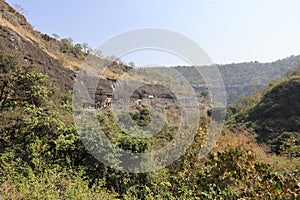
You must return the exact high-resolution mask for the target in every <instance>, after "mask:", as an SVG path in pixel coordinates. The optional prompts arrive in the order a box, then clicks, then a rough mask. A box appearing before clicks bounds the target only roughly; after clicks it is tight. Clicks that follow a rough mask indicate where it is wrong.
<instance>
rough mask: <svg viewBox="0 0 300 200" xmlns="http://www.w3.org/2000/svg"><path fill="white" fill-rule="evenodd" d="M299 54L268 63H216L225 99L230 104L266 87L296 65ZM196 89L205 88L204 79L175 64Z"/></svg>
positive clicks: (299, 57)
mask: <svg viewBox="0 0 300 200" xmlns="http://www.w3.org/2000/svg"><path fill="white" fill-rule="evenodd" d="M299 60H300V56H290V57H288V58H284V59H281V60H277V61H274V62H270V63H260V62H244V63H232V64H226V65H217V67H218V68H219V71H220V73H221V75H222V78H223V81H224V85H225V88H226V92H227V101H228V103H229V104H232V103H233V102H234V101H236V100H238V99H239V98H241V97H243V96H249V95H251V94H252V93H253V92H255V91H256V90H259V89H263V88H266V87H267V86H268V84H269V82H271V81H272V80H275V79H278V78H280V77H282V76H283V75H284V74H285V73H286V72H287V71H288V70H290V69H294V68H296V67H297V66H298V61H299ZM175 69H177V70H179V71H180V72H181V73H182V74H183V75H184V76H185V77H186V78H187V80H189V81H190V82H191V83H192V85H193V86H194V88H195V89H196V90H198V91H203V90H206V88H205V86H204V85H205V83H204V81H203V80H202V79H201V78H200V79H199V77H201V76H200V75H199V73H197V72H196V71H195V69H193V68H190V67H186V66H177V67H175Z"/></svg>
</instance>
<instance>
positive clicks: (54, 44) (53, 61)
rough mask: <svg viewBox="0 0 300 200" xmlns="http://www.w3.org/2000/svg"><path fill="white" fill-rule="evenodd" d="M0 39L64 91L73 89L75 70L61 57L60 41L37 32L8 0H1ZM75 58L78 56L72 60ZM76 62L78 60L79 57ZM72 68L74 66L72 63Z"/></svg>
mask: <svg viewBox="0 0 300 200" xmlns="http://www.w3.org/2000/svg"><path fill="white" fill-rule="evenodd" d="M0 40H1V43H2V44H1V45H2V46H7V47H8V48H9V49H14V50H15V51H16V52H18V53H19V54H21V55H22V56H23V59H24V61H25V62H26V63H28V64H29V65H30V66H31V67H33V68H37V69H39V70H40V71H41V72H42V73H44V74H46V75H48V76H49V77H50V79H51V80H52V81H53V82H54V84H55V85H56V86H59V87H60V88H61V89H62V90H63V91H66V90H70V89H71V88H72V85H73V79H74V73H73V72H72V71H71V70H70V69H68V68H71V67H70V66H69V65H68V64H70V62H69V63H65V64H64V63H63V62H62V61H63V60H68V59H67V57H66V58H65V59H60V58H59V56H61V57H63V55H62V54H61V53H60V52H59V50H60V48H61V43H60V42H59V41H57V40H56V39H54V38H51V37H49V36H48V35H45V34H42V33H40V32H38V31H35V30H34V29H33V28H32V26H31V25H30V24H29V23H28V22H27V21H26V19H25V18H24V16H22V15H21V14H19V13H18V12H16V11H15V10H14V9H13V8H12V7H10V6H9V5H8V4H7V3H6V2H5V1H3V0H0ZM71 60H75V59H71ZM76 62H77V65H78V63H79V60H76ZM72 67H73V68H74V67H75V66H72Z"/></svg>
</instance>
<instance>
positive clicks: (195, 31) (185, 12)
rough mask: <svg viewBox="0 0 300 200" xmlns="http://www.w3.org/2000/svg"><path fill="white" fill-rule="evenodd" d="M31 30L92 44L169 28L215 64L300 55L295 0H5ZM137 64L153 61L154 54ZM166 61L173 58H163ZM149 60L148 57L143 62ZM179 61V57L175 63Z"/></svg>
mask: <svg viewBox="0 0 300 200" xmlns="http://www.w3.org/2000/svg"><path fill="white" fill-rule="evenodd" d="M7 2H8V3H10V4H11V5H13V4H20V5H22V7H24V8H25V10H26V11H27V18H28V20H29V21H30V23H31V24H33V25H34V27H35V28H36V29H37V30H40V31H42V32H45V33H48V34H52V33H56V34H58V35H60V36H61V37H62V38H64V37H72V38H73V39H74V41H76V42H80V43H81V42H87V43H88V44H89V45H90V46H92V47H95V46H96V45H98V44H100V43H102V42H103V41H105V40H106V39H108V38H110V37H112V36H114V35H117V34H119V33H122V32H124V31H129V30H132V29H137V28H144V27H153V28H162V29H169V30H173V31H176V32H178V33H181V34H183V35H186V36H187V37H189V38H191V39H192V40H194V41H196V42H197V43H198V44H199V45H200V46H201V47H202V48H203V49H204V50H205V51H206V52H207V54H208V55H209V56H210V57H211V59H212V60H213V62H215V63H232V62H243V61H256V60H257V61H262V62H267V61H273V60H277V59H280V58H284V57H286V56H290V55H298V54H300V23H299V22H300V1H299V0H285V1H283V0H244V1H241V0H189V1H183V0H164V1H162V0H151V1H150V0H126V1H124V0H123V1H122V0H119V1H117V0H105V1H104V0H86V1H83V0H51V1H41V0H30V1H25V0H7ZM146 54H147V53H145V52H144V53H140V55H139V56H138V57H139V58H138V59H137V58H136V57H134V56H132V55H131V57H130V56H129V57H130V59H137V60H138V61H137V63H138V64H146V63H145V62H143V60H145V59H146V58H147V59H148V64H158V63H157V62H160V60H159V59H158V60H157V61H156V60H155V58H158V57H165V56H164V55H160V56H158V55H156V54H155V53H154V54H153V52H152V53H149V55H146ZM152 59H153V60H152ZM169 59H170V63H171V64H175V63H176V62H177V61H176V59H175V58H171V57H170V58H169ZM149 60H151V61H149ZM178 62H179V61H178ZM179 63H180V62H179Z"/></svg>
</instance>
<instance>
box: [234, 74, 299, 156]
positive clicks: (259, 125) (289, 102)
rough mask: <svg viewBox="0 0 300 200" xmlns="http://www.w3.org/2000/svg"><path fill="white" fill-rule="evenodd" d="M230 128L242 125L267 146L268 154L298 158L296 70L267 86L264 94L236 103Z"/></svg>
mask: <svg viewBox="0 0 300 200" xmlns="http://www.w3.org/2000/svg"><path fill="white" fill-rule="evenodd" d="M229 110H230V112H231V120H232V121H231V122H230V123H231V124H233V125H235V126H236V124H238V125H242V126H244V127H245V128H246V129H248V130H250V131H254V132H255V133H256V134H257V139H258V141H259V142H264V143H267V144H268V145H269V146H270V147H271V150H272V152H275V153H277V154H287V155H289V156H296V157H299V156H300V148H299V145H300V69H299V68H297V69H295V70H291V71H290V72H288V73H287V75H286V76H285V77H284V78H281V79H278V80H276V81H273V82H272V83H270V86H269V87H268V88H266V89H265V90H262V91H259V92H257V93H255V94H253V95H251V96H250V97H246V98H242V99H240V100H238V101H237V102H236V103H235V104H234V105H233V106H232V107H230V109H229Z"/></svg>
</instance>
